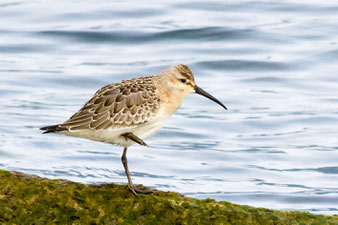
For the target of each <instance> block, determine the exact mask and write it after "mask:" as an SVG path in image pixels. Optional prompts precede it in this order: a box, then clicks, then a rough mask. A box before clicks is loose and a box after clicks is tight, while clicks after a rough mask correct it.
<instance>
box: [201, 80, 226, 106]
mask: <svg viewBox="0 0 338 225" xmlns="http://www.w3.org/2000/svg"><path fill="white" fill-rule="evenodd" d="M195 92H196V93H197V94H200V95H203V96H204V97H206V98H208V99H210V100H213V101H214V102H216V103H218V104H219V105H221V106H222V107H223V108H224V109H225V110H227V107H225V105H223V104H222V102H220V101H218V100H217V98H215V97H214V96H212V95H211V94H209V93H208V92H206V91H205V90H203V89H202V88H200V87H198V86H197V85H195Z"/></svg>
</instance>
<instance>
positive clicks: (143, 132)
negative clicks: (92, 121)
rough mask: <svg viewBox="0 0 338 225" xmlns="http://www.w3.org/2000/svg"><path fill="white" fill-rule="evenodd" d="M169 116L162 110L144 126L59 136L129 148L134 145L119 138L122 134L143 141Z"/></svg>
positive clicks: (77, 132) (87, 131)
mask: <svg viewBox="0 0 338 225" xmlns="http://www.w3.org/2000/svg"><path fill="white" fill-rule="evenodd" d="M170 115H171V114H168V113H166V112H164V111H162V110H159V112H158V113H157V114H156V116H155V117H153V118H152V119H151V120H150V121H148V122H147V123H144V124H140V125H137V126H132V127H123V128H116V129H113V128H111V129H107V130H85V131H74V132H69V131H67V132H60V133H61V134H64V135H67V136H73V137H81V138H86V139H90V140H93V141H100V142H106V143H111V144H116V145H120V146H123V147H129V146H131V145H133V144H135V142H134V141H132V140H129V139H126V138H125V137H123V136H121V135H122V134H125V133H128V132H131V133H133V134H134V135H136V136H137V137H139V138H141V139H142V140H145V139H147V138H149V137H151V136H153V135H154V134H156V133H157V132H158V131H159V130H160V129H161V127H162V126H163V124H164V122H165V121H166V120H167V119H168V118H169V116H170Z"/></svg>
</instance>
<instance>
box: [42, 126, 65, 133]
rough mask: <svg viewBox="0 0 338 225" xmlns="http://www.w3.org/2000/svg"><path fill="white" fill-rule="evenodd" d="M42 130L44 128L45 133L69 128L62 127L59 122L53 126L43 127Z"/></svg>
mask: <svg viewBox="0 0 338 225" xmlns="http://www.w3.org/2000/svg"><path fill="white" fill-rule="evenodd" d="M40 130H44V131H45V132H43V133H44V134H47V133H55V132H58V131H65V130H67V128H65V127H61V126H60V124H57V125H52V126H46V127H41V128H40Z"/></svg>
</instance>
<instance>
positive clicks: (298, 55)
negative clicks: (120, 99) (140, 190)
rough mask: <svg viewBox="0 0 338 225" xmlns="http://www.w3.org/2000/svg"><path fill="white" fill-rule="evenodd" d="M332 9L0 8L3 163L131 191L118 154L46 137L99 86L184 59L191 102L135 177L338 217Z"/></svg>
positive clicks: (328, 5)
mask: <svg viewBox="0 0 338 225" xmlns="http://www.w3.org/2000/svg"><path fill="white" fill-rule="evenodd" d="M337 12H338V3H337V2H335V1H305V2H304V1H208V2H202V1H167V2H164V1H161V3H159V2H156V1H154V2H151V1H147V2H142V3H141V2H137V3H135V2H134V1H121V2H118V1H95V3H94V1H66V0H61V1H42V0H37V1H20V0H19V1H6V0H5V1H1V3H0V101H1V104H0V168H1V169H7V170H16V171H23V172H26V173H31V174H37V175H40V176H44V177H49V178H63V179H70V180H74V181H80V182H84V183H103V182H117V183H126V177H125V175H124V170H123V167H122V164H121V161H120V156H121V151H122V148H121V147H117V146H112V145H108V144H104V143H97V142H93V141H88V140H85V139H79V138H72V137H66V136H61V135H55V134H49V135H42V134H41V132H40V131H39V130H38V128H39V127H41V126H44V125H51V124H57V123H60V122H63V121H65V120H66V119H67V118H68V117H70V116H71V115H72V114H73V113H74V112H76V111H77V110H78V109H79V108H80V107H81V106H82V105H83V103H84V102H85V101H86V100H88V99H89V98H90V97H91V96H92V95H93V94H94V92H95V91H96V90H97V89H99V88H101V87H102V86H104V85H106V84H108V83H113V82H117V81H120V80H122V79H127V78H132V77H135V76H140V75H146V74H152V73H158V72H160V71H161V70H162V69H164V68H166V67H168V66H171V65H174V64H179V63H184V64H187V65H189V66H190V67H191V69H192V71H193V72H194V73H195V79H196V81H197V83H198V84H199V86H201V87H203V88H204V89H205V90H207V91H209V92H210V93H212V94H213V95H214V96H217V97H218V98H219V99H220V100H221V101H222V102H223V103H224V104H225V105H226V106H227V107H228V109H229V110H228V111H226V112H225V111H224V110H222V108H221V107H220V106H219V105H217V104H215V103H213V102H211V101H209V100H207V99H205V98H202V97H201V96H197V95H191V96H188V97H187V99H186V100H185V101H184V103H183V105H182V107H181V108H180V109H179V110H178V111H177V113H176V114H174V115H173V116H172V117H171V118H170V119H169V120H168V121H167V123H166V124H165V126H164V128H163V129H162V130H161V131H160V132H159V133H158V134H157V135H155V136H154V137H152V138H150V139H148V140H147V143H148V144H149V145H150V147H149V148H146V147H142V146H138V145H135V146H132V147H131V148H130V149H129V152H128V159H129V166H130V169H131V171H132V177H133V179H134V182H135V183H142V184H144V185H146V186H149V187H153V188H157V189H160V190H165V191H168V190H170V191H177V192H180V193H183V194H185V195H188V196H192V197H197V198H207V197H211V198H215V199H217V200H227V201H231V202H234V203H240V204H247V205H252V206H260V207H269V208H274V209H286V210H295V209H296V210H304V211H310V212H315V213H324V214H329V215H331V214H337V213H338V138H337V136H338V135H337V134H338V74H337V71H338V46H337V42H338V32H337V31H338V13H337Z"/></svg>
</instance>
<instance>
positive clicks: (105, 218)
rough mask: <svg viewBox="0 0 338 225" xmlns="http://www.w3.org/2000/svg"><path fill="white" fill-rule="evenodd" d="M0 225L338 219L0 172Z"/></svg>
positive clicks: (331, 221) (336, 218)
mask: <svg viewBox="0 0 338 225" xmlns="http://www.w3.org/2000/svg"><path fill="white" fill-rule="evenodd" d="M0 224H283V225H285V224H304V225H305V224H312V225H315V224H318V225H323V224H338V216H323V215H313V214H310V213H305V212H296V211H280V210H270V209H264V208H254V207H250V206H242V205H236V204H232V203H229V202H225V201H219V202H218V201H215V200H213V199H206V200H198V199H194V198H189V197H184V196H182V195H180V194H178V193H173V192H162V191H156V193H155V194H149V195H142V194H140V198H136V197H135V196H134V195H133V194H132V193H131V192H130V191H129V190H128V187H127V186H126V185H116V184H106V185H85V184H80V183H75V182H70V181H65V180H49V179H45V178H40V177H37V176H34V175H25V174H23V173H18V172H8V171H4V170H0Z"/></svg>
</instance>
